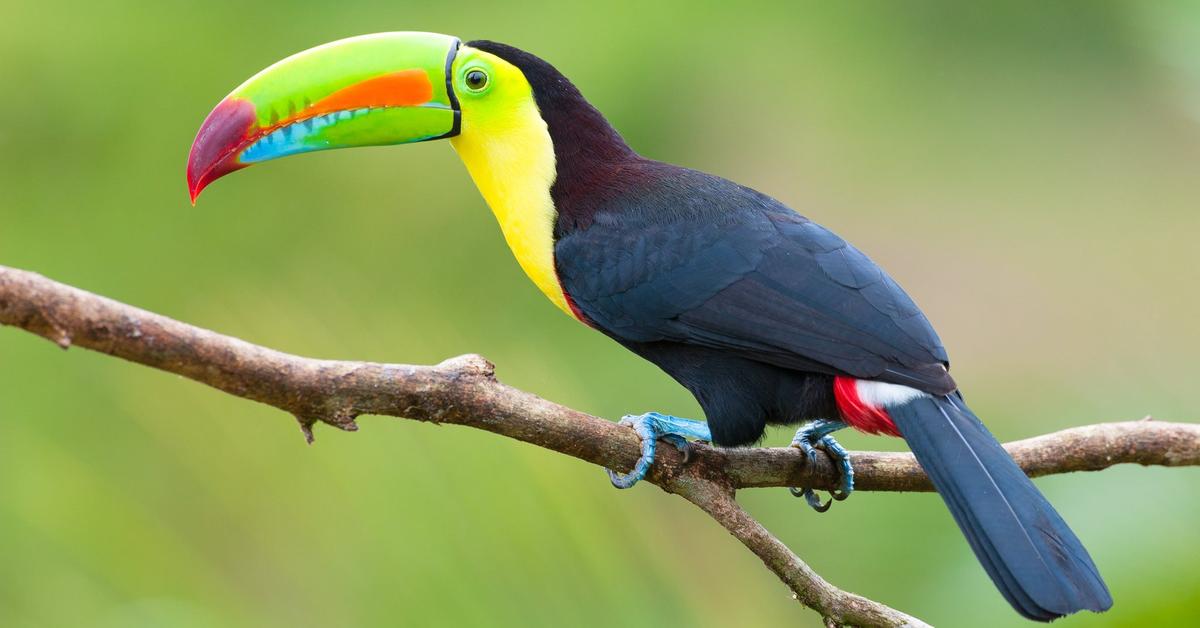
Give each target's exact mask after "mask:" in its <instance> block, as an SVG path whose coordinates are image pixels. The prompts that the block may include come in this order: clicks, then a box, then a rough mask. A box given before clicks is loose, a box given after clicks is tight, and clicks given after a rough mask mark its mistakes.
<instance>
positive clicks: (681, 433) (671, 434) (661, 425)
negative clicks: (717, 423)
mask: <svg viewBox="0 0 1200 628" xmlns="http://www.w3.org/2000/svg"><path fill="white" fill-rule="evenodd" d="M619 425H628V426H630V427H632V428H633V429H634V431H635V432H637V435H638V437H639V438H640V439H641V441H642V455H641V457H640V458H638V461H637V464H635V465H634V466H633V470H632V471H630V472H629V473H627V474H625V473H618V472H616V471H613V470H612V469H605V471H607V472H608V480H609V482H612V485H613V486H614V487H616V488H629V487H631V486H633V485H634V484H637V483H638V482H640V481H641V480H642V479H643V478H645V477H646V474H647V473H649V472H650V467H651V466H652V465H653V464H654V455H655V451H656V450H657V448H658V439H660V438H661V439H663V440H665V441H667V442H669V443H671V444H672V445H674V446H675V447H676V448H678V449H679V450H680V451H682V452H683V461H684V462H685V463H686V462H687V461H688V459H689V457H690V454H691V445H690V444H689V443H688V441H687V439H686V438H685V437H686V436H691V437H693V438H702V439H706V440H707V439H711V438H712V436H711V435H710V434H709V431H708V427H707V426H706V425H705V424H704V423H702V422H700V421H693V420H691V419H681V418H679V417H674V416H670V415H666V414H659V413H657V412H647V413H646V414H643V415H640V416H639V415H625V416H624V417H621V421H620V423H619Z"/></svg>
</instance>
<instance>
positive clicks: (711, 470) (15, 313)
mask: <svg viewBox="0 0 1200 628" xmlns="http://www.w3.org/2000/svg"><path fill="white" fill-rule="evenodd" d="M0 325H10V326H14V327H19V328H21V329H24V330H26V331H29V332H32V333H34V334H37V335H39V336H42V337H44V338H47V339H49V340H51V341H53V342H55V343H56V344H58V345H59V346H60V347H62V348H64V349H65V348H68V347H70V346H72V345H77V346H81V347H85V348H88V349H91V350H94V351H99V352H101V353H106V354H109V355H113V356H117V357H120V358H123V359H126V360H129V361H132V362H137V363H139V364H144V365H146V366H150V367H153V368H156V369H160V370H163V371H168V372H171V373H176V374H178V375H183V376H185V377H189V378H191V379H194V380H196V381H198V382H201V383H204V384H207V385H209V386H212V387H214V388H217V389H219V390H222V391H225V392H227V393H229V394H232V395H236V396H238V397H242V398H245V399H251V400H254V401H258V402H261V403H265V404H268V405H271V406H274V407H276V408H279V409H281V410H284V411H286V412H289V413H291V414H292V415H293V416H295V417H296V418H297V420H298V421H299V422H300V426H301V428H302V430H303V431H304V434H305V437H306V438H307V439H308V440H309V441H310V442H311V440H312V426H313V425H314V424H315V423H317V422H318V421H320V422H323V423H327V424H329V425H332V426H334V427H337V428H339V429H343V430H350V431H353V430H356V429H357V425H356V424H355V419H356V418H357V417H358V416H360V415H363V414H380V415H388V416H395V417H405V418H410V419H415V420H419V421H432V422H435V423H453V424H458V425H466V426H469V427H474V428H478V429H482V430H487V431H489V432H493V433H496V434H500V435H502V436H507V437H509V438H514V439H517V440H521V441H525V442H527V443H531V444H534V445H538V446H540V447H544V448H546V449H551V450H554V451H557V452H560V453H563V454H566V455H569V456H573V457H575V458H579V459H581V460H584V461H587V462H590V463H593V464H596V465H600V466H604V467H609V468H612V469H617V470H629V469H630V468H631V467H632V466H633V464H634V463H635V462H636V461H637V458H638V455H639V446H638V439H637V436H636V435H635V434H634V433H633V431H632V430H630V429H627V428H624V427H621V426H618V425H617V424H615V423H613V422H611V421H607V420H604V419H600V418H597V417H594V416H591V415H588V414H585V413H582V412H579V411H577V410H573V409H571V408H567V407H565V406H561V405H558V404H556V403H553V402H550V401H546V400H545V399H541V398H539V397H537V396H535V395H532V394H530V393H527V392H524V391H521V390H518V389H516V388H512V387H511V386H507V385H505V384H503V383H501V382H499V381H497V380H496V379H495V376H494V368H493V366H492V365H491V364H490V363H488V362H487V361H486V360H484V359H483V358H481V357H479V356H475V355H468V356H461V357H458V358H453V359H450V360H447V361H445V362H442V363H441V364H438V365H436V366H408V365H399V364H379V363H372V362H346V361H337V360H316V359H311V358H304V357H299V356H294V355H289V354H286V353H282V352H279V351H274V350H271V349H267V348H265V347H260V346H257V345H253V344H250V343H248V342H245V341H242V340H238V339H236V338H231V337H229V336H223V335H221V334H217V333H215V332H211V331H208V330H205V329H201V328H199V327H194V326H192V325H188V324H186V323H181V322H178V321H175V320H172V319H170V318H166V317H164V316H160V315H158V314H154V313H151V312H147V311H145V310H140V309H138V308H135V307H131V306H128V305H124V304H122V303H118V302H116V301H113V300H111V299H106V298H104V297H100V296H97V295H94V294H91V293H88V292H85V291H83V290H79V289H77V288H72V287H70V286H67V285H64V284H60V283H57V282H54V281H51V280H49V279H46V278H45V277H42V276H41V275H38V274H35V273H31V272H28V271H22V270H17V269H12V268H7V267H4V266H0ZM1007 448H1008V449H1009V451H1010V452H1011V453H1012V454H1013V456H1014V458H1016V460H1017V462H1018V463H1019V464H1020V465H1021V467H1022V468H1024V469H1025V470H1026V471H1027V472H1028V473H1029V474H1030V475H1031V476H1039V475H1047V474H1052V473H1065V472H1070V471H1095V470H1100V469H1104V468H1107V467H1110V466H1112V465H1115V464H1121V463H1137V464H1142V465H1162V466H1185V465H1200V425H1193V424H1182V423H1164V422H1157V421H1147V420H1143V421H1134V422H1125V423H1107V424H1099V425H1091V426H1087V427H1079V428H1074V429H1069V430H1064V431H1061V432H1056V433H1053V434H1047V435H1045V436H1039V437H1036V438H1031V439H1028V440H1023V441H1018V442H1015V443H1010V444H1009V445H1007ZM659 452H660V453H659V456H658V460H657V462H656V463H655V464H654V467H653V469H652V470H651V473H650V475H649V477H648V480H649V481H650V482H652V483H654V484H656V485H658V486H659V487H661V488H662V489H663V490H664V491H666V492H668V493H675V494H677V495H680V496H681V497H683V498H684V499H687V500H688V501H690V502H692V503H693V504H695V505H696V506H698V507H699V508H700V509H701V510H703V511H704V512H706V513H708V515H709V516H711V517H712V518H713V519H714V520H716V521H717V522H718V523H720V524H721V525H722V526H723V527H724V528H725V529H726V530H728V531H729V533H730V534H732V535H733V536H734V537H736V538H737V539H738V540H739V541H741V542H742V544H744V545H745V546H746V547H747V548H748V549H750V550H751V551H752V552H754V553H755V554H756V555H757V556H758V557H759V558H760V559H761V560H762V561H763V563H764V564H765V565H766V566H767V567H768V568H769V569H770V570H771V571H772V572H774V573H775V574H776V575H777V576H778V577H779V579H780V580H782V581H783V583H784V584H785V585H787V586H788V588H790V589H791V590H792V591H793V593H794V594H795V596H796V598H797V599H798V600H799V601H800V602H801V603H803V604H804V605H805V606H808V607H809V608H812V609H813V610H815V611H817V612H819V613H821V615H822V616H823V617H824V618H825V621H826V623H827V624H828V625H843V624H850V625H861V626H902V625H909V626H921V625H925V624H923V623H922V622H921V621H920V620H918V619H915V618H913V617H909V616H908V615H905V614H903V613H900V612H899V611H896V610H893V609H891V608H889V607H887V606H884V605H882V604H879V603H878V602H874V601H871V600H868V599H866V598H863V597H861V596H858V595H854V594H852V593H848V592H845V591H842V590H841V589H838V588H837V587H835V586H833V585H831V584H830V583H828V582H826V581H825V580H824V579H823V578H821V577H820V576H819V575H818V574H817V573H816V572H814V571H813V570H812V569H811V568H810V567H809V566H808V565H806V564H805V563H804V562H803V561H802V560H801V559H800V558H799V557H798V556H796V554H795V553H793V552H792V551H790V550H789V549H788V548H787V547H786V546H785V545H784V544H783V543H782V542H780V541H779V540H778V539H777V538H775V537H774V536H773V535H772V534H771V533H770V532H769V531H767V530H766V529H765V528H764V527H763V526H762V525H761V524H760V523H758V521H756V520H755V519H754V518H752V517H751V516H750V515H749V514H747V513H746V512H745V511H744V510H742V509H741V507H739V506H738V504H737V502H736V501H735V500H734V493H735V491H736V490H737V489H739V488H750V487H771V486H774V487H783V486H812V487H814V488H823V489H831V488H834V487H835V486H836V483H837V478H838V475H837V471H836V469H835V467H834V465H833V463H832V461H831V460H830V459H829V458H827V457H825V456H823V455H822V456H818V459H817V461H816V463H814V464H806V463H805V458H804V456H803V455H801V454H800V452H798V451H796V450H794V449H791V448H769V449H765V448H764V449H734V450H722V449H716V448H712V447H705V446H696V447H695V448H694V455H693V456H692V457H691V459H690V461H689V462H688V463H686V464H685V463H684V461H683V459H682V456H681V455H680V454H679V453H678V452H676V451H675V449H674V448H672V447H661V448H659ZM852 460H853V462H854V466H855V484H856V486H857V488H858V490H860V491H928V490H931V487H930V485H929V481H928V479H927V478H926V476H925V474H924V473H923V472H922V471H921V468H920V466H918V465H917V463H916V461H915V460H914V459H913V457H912V455H911V454H899V453H876V452H854V453H853V454H852Z"/></svg>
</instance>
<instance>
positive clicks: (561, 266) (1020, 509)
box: [469, 42, 1111, 620]
mask: <svg viewBox="0 0 1200 628" xmlns="http://www.w3.org/2000/svg"><path fill="white" fill-rule="evenodd" d="M469 45H471V46H473V47H475V48H479V49H482V50H485V51H488V52H491V53H493V54H496V55H497V56H500V57H501V58H503V59H505V60H507V61H509V62H510V63H512V64H513V65H515V66H517V67H518V68H519V69H520V70H521V71H522V72H523V73H524V74H525V76H526V78H527V79H528V80H529V82H530V84H531V86H532V87H533V94H534V98H535V99H536V101H537V105H538V107H539V110H540V112H541V114H542V117H543V119H544V120H545V121H546V123H547V128H548V131H549V133H550V136H551V139H552V141H553V144H554V151H555V159H556V179H555V181H554V183H553V186H552V188H551V190H550V192H551V197H552V198H553V201H554V204H555V210H556V212H557V216H556V223H555V228H554V236H555V249H554V259H555V264H556V269H557V271H558V276H559V280H560V283H561V285H562V287H563V290H564V293H565V294H566V295H567V297H568V299H569V300H570V302H571V303H572V304H573V305H574V307H575V309H576V311H577V313H578V314H579V315H580V317H581V318H582V319H583V320H584V321H585V322H587V323H588V324H590V325H592V326H593V327H595V328H596V329H598V330H600V331H602V332H603V333H605V334H607V335H608V336H610V337H612V338H613V339H614V340H616V341H617V342H619V343H621V344H623V345H624V346H626V347H628V348H629V349H630V350H632V351H634V352H635V353H637V354H638V355H640V356H642V357H644V358H645V359H647V360H649V361H651V362H653V363H655V364H657V365H658V366H659V367H661V368H662V369H663V370H664V371H665V372H667V373H668V374H670V375H671V376H672V377H674V378H675V379H676V380H677V381H679V382H680V383H681V384H682V385H683V386H685V387H687V388H688V389H689V390H690V391H691V392H692V393H693V394H694V395H695V396H696V398H697V400H698V401H699V402H700V404H701V406H702V407H703V409H704V412H705V415H706V418H707V419H708V423H709V427H710V429H711V431H712V435H713V440H714V442H716V443H717V444H719V445H727V446H733V445H745V444H749V443H753V442H755V441H757V440H758V439H759V438H761V436H762V434H763V430H764V429H765V426H766V425H767V424H794V423H799V422H802V421H805V420H810V419H817V418H825V419H833V418H839V415H840V414H842V413H840V412H839V407H840V406H839V404H838V399H837V398H836V394H835V391H834V379H835V377H839V376H840V377H852V378H857V379H863V380H873V381H878V382H886V383H891V384H899V385H903V386H907V387H910V388H913V389H915V390H917V391H920V392H922V393H925V395H922V396H919V397H917V398H916V399H915V400H910V401H908V402H907V403H900V404H899V405H896V406H888V407H887V412H888V413H890V414H891V416H892V418H893V419H894V420H895V423H896V424H897V427H898V428H899V433H900V434H902V435H903V436H904V437H905V438H906V439H907V440H908V441H909V443H910V446H911V447H912V449H913V452H914V453H915V454H916V456H917V459H918V461H919V462H920V463H921V464H922V466H923V467H924V468H925V469H926V471H928V473H929V475H930V477H931V478H932V480H933V482H934V484H935V486H936V487H937V489H938V491H939V493H940V494H941V495H942V497H943V499H944V500H945V502H946V504H947V506H948V507H949V508H950V510H951V512H952V513H953V515H954V517H955V520H956V521H957V522H958V524H959V526H960V527H961V528H962V530H963V533H964V534H965V535H966V537H967V539H968V541H969V543H970V545H971V547H972V549H973V550H974V551H975V553H976V555H977V556H978V557H979V559H980V561H981V563H983V565H984V567H985V569H986V570H987V572H988V574H989V575H990V576H991V578H992V579H993V581H994V582H995V583H996V585H997V587H998V588H1000V590H1001V592H1002V593H1003V594H1004V596H1005V597H1006V599H1008V600H1009V602H1010V603H1011V604H1012V605H1013V606H1014V608H1016V609H1017V610H1018V611H1019V612H1020V613H1021V614H1023V615H1025V616H1026V617H1029V618H1031V619H1038V620H1048V619H1053V618H1055V617H1059V616H1061V615H1064V614H1068V613H1071V612H1074V611H1076V610H1080V609H1085V608H1086V609H1092V610H1103V609H1106V608H1108V606H1110V605H1111V598H1110V597H1109V594H1108V590H1107V588H1106V587H1105V585H1104V582H1103V580H1102V579H1101V578H1100V576H1099V574H1098V572H1097V571H1096V568H1095V566H1094V565H1093V564H1092V561H1091V558H1090V557H1089V556H1088V554H1087V552H1086V550H1084V548H1083V546H1082V545H1081V544H1080V542H1079V540H1078V539H1077V538H1075V535H1074V534H1073V533H1072V532H1071V530H1070V529H1069V528H1068V527H1067V526H1066V524H1065V523H1064V522H1063V521H1062V519H1061V517H1059V516H1058V514H1057V513H1056V512H1055V511H1054V509H1053V508H1052V507H1051V506H1050V504H1049V503H1048V502H1046V500H1045V498H1044V497H1042V495H1041V494H1040V493H1039V492H1038V491H1037V489H1036V488H1035V487H1034V486H1033V484H1032V483H1031V482H1030V481H1029V479H1028V478H1027V477H1025V475H1024V473H1022V472H1021V470H1020V469H1019V468H1018V467H1017V466H1016V464H1015V463H1014V462H1013V461H1012V459H1011V458H1009V457H1008V455H1007V454H1006V453H1005V452H1004V450H1003V449H1002V448H1001V447H1000V445H999V444H998V443H997V442H996V440H995V438H993V437H992V435H991V434H990V433H988V432H987V430H986V429H985V428H984V427H983V425H982V424H981V423H980V422H979V420H978V419H976V418H975V416H974V414H972V413H971V412H970V410H968V409H967V408H966V406H965V405H963V403H962V401H961V397H960V396H959V394H958V393H957V385H956V384H955V382H954V380H953V379H952V378H951V376H950V374H949V370H948V368H949V361H948V358H947V356H946V351H945V349H944V348H943V347H942V344H941V341H940V340H939V339H938V337H937V334H936V333H935V332H934V331H933V328H932V326H931V325H930V324H929V321H928V320H927V319H926V318H925V316H924V315H923V314H922V313H921V311H920V310H919V309H918V308H917V306H916V305H915V304H914V303H913V301H912V299H910V298H909V296H908V295H907V294H905V292H904V291H903V290H902V289H901V288H900V287H899V286H898V285H897V284H896V282H895V281H893V280H892V279H891V278H890V277H889V276H888V275H887V274H886V273H884V272H883V270H881V269H880V268H879V267H878V266H877V265H876V264H875V263H874V262H872V261H871V260H870V259H869V258H867V256H866V255H864V254H863V253H861V252H860V251H858V250H857V249H855V248H854V247H853V246H851V245H849V244H847V243H846V242H845V241H844V240H842V239H841V238H840V237H838V236H837V235H835V234H833V233H832V232H830V231H829V230H827V229H825V228H823V227H821V226H820V225H817V224H815V223H813V222H811V221H810V220H808V219H806V218H804V217H802V216H800V215H799V214H797V213H796V212H794V211H792V210H791V209H789V208H788V207H786V206H784V205H783V204H781V203H779V202H778V201H776V200H774V199H772V198H770V197H768V196H765V195H763V194H760V193H758V192H756V191H754V190H751V189H749V188H746V187H743V186H740V185H737V184H735V183H732V182H730V181H727V180H725V179H722V178H719V177H715V176H712V175H708V174H704V173H701V172H696V171H694V170H688V169H685V168H680V167H676V166H672V165H669V164H664V163H661V162H656V161H653V160H649V159H645V158H643V157H641V156H639V155H638V154H637V153H635V152H634V151H633V150H631V149H630V148H629V147H628V146H627V145H626V144H625V142H624V141H623V140H622V139H621V137H620V135H618V134H617V132H616V131H615V130H613V129H612V127H611V126H609V124H608V123H607V122H606V121H605V120H604V117H603V116H602V115H601V114H600V113H599V112H598V111H597V110H596V109H595V108H594V107H592V106H591V105H590V104H588V103H587V101H586V100H584V99H583V97H582V96H581V95H580V94H579V92H578V90H576V88H575V87H574V86H573V85H572V84H571V83H570V82H569V81H568V80H567V79H566V78H564V77H563V76H562V75H561V74H559V73H558V71H557V70H555V69H554V68H553V67H552V66H550V65H549V64H548V63H546V62H544V61H542V60H541V59H538V58H537V57H534V56H533V55H530V54H528V53H525V52H522V51H520V50H517V49H515V48H512V47H509V46H505V45H503V44H497V43H494V42H471V43H470V44H469ZM910 399H911V398H910Z"/></svg>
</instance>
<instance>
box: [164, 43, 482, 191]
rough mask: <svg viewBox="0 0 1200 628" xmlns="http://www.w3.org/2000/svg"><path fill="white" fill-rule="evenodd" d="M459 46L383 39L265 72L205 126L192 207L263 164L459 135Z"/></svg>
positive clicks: (303, 56)
mask: <svg viewBox="0 0 1200 628" xmlns="http://www.w3.org/2000/svg"><path fill="white" fill-rule="evenodd" d="M458 46H459V41H458V39H457V38H455V37H450V36H448V35H438V34H436V33H409V32H399V33H379V34H375V35H364V36H361V37H352V38H350V39H343V40H340V41H335V42H332V43H328V44H325V45H323V46H317V47H316V48H312V49H310V50H306V51H304V52H301V53H299V54H295V55H292V56H291V57H288V58H287V59H284V60H283V61H280V62H279V63H276V64H275V65H272V66H271V67H269V68H267V69H265V70H263V71H262V72H259V73H258V74H256V75H255V76H254V77H252V78H251V79H250V80H248V81H246V82H245V83H243V84H242V85H241V86H240V87H238V88H237V89H235V90H233V93H231V94H229V95H228V96H226V97H225V100H222V101H221V102H220V103H219V104H218V105H217V106H216V108H214V109H213V110H212V113H210V114H208V117H207V118H205V120H204V124H202V125H200V131H199V132H198V133H196V140H195V141H194V142H193V143H192V150H191V153H190V154H189V155H188V165H187V182H188V191H189V192H190V193H191V197H192V202H193V203H195V202H196V197H197V196H199V195H200V191H201V190H203V189H204V187H205V186H207V185H208V184H209V183H212V182H213V181H215V180H217V179H219V178H221V177H223V176H225V175H226V174H229V173H230V172H233V171H234V170H238V169H241V168H245V167H246V166H249V165H251V164H255V163H258V162H261V161H267V160H270V159H275V158H277V157H284V156H287V155H294V154H297V153H306V152H309V151H314V150H328V149H331V148H349V147H353V146H378V145H382V144H404V143H408V142H420V141H424V140H432V139H439V138H443V137H452V136H454V135H457V134H458V131H459V126H460V116H461V112H460V111H459V107H458V100H457V99H456V98H455V96H454V90H453V89H452V88H451V87H450V72H451V65H452V64H453V63H454V55H455V54H456V53H457V52H458Z"/></svg>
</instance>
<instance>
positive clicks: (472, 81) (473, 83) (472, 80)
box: [466, 70, 488, 92]
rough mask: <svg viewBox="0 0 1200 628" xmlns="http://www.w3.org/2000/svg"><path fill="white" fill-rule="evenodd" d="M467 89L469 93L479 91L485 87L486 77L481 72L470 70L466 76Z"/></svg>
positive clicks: (485, 73)
mask: <svg viewBox="0 0 1200 628" xmlns="http://www.w3.org/2000/svg"><path fill="white" fill-rule="evenodd" d="M466 82H467V88H468V89H470V90H471V91H475V92H477V91H480V90H482V89H483V88H485V87H487V84H488V75H487V72H484V71H483V70H471V71H470V72H467V76H466Z"/></svg>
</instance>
